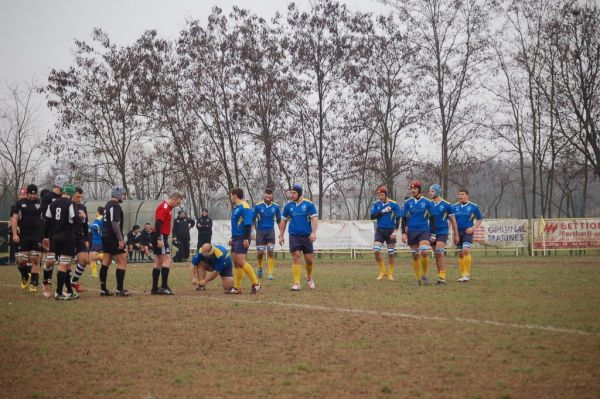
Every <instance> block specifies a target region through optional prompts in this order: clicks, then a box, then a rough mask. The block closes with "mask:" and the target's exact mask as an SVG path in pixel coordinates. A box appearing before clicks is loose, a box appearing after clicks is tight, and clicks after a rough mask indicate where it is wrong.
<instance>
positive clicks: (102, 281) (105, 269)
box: [100, 265, 108, 291]
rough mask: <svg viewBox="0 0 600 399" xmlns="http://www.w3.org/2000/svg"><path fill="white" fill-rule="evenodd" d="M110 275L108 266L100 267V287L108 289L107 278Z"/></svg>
mask: <svg viewBox="0 0 600 399" xmlns="http://www.w3.org/2000/svg"><path fill="white" fill-rule="evenodd" d="M107 277H108V266H104V265H102V267H101V268H100V289H101V290H104V291H106V278H107Z"/></svg>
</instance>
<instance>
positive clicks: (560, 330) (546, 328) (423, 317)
mask: <svg viewBox="0 0 600 399" xmlns="http://www.w3.org/2000/svg"><path fill="white" fill-rule="evenodd" d="M201 299H206V300H209V301H216V302H234V303H243V304H251V305H252V304H261V305H275V306H282V307H289V308H296V309H307V310H320V311H329V312H339V313H351V314H359V315H369V316H386V317H397V318H405V319H414V320H427V321H454V322H459V323H470V324H482V325H490V326H495V327H508V328H517V329H525V330H539V331H547V332H554V333H562V334H577V335H585V336H600V334H599V333H593V332H588V331H582V330H574V329H569V328H561V327H553V326H540V325H537V324H519V323H506V322H501V321H493V320H480V319H472V318H465V317H444V316H427V315H419V314H413V313H405V312H384V311H378V310H367V309H352V308H338V307H329V306H323V305H309V304H304V303H289V302H279V301H263V300H257V301H252V300H244V299H228V298H213V297H201Z"/></svg>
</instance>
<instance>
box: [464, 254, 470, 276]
mask: <svg viewBox="0 0 600 399" xmlns="http://www.w3.org/2000/svg"><path fill="white" fill-rule="evenodd" d="M471 261H472V258H471V254H468V255H465V257H464V259H463V263H464V268H465V274H466V275H467V276H468V275H470V274H471Z"/></svg>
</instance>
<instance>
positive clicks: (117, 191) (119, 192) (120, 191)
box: [110, 186, 125, 200]
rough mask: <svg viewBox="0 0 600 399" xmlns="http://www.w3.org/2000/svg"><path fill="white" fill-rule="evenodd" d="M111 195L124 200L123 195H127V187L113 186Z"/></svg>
mask: <svg viewBox="0 0 600 399" xmlns="http://www.w3.org/2000/svg"><path fill="white" fill-rule="evenodd" d="M110 196H111V197H113V198H118V199H121V200H122V199H123V196H125V189H124V188H123V187H119V186H116V187H113V189H112V191H111V192H110Z"/></svg>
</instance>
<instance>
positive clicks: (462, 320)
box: [0, 284, 600, 337]
mask: <svg viewBox="0 0 600 399" xmlns="http://www.w3.org/2000/svg"><path fill="white" fill-rule="evenodd" d="M0 286H2V287H10V288H18V286H17V285H15V284H0ZM87 290H88V291H98V292H99V291H100V290H99V289H87ZM129 292H131V293H133V294H136V295H140V294H141V295H148V296H149V295H150V294H149V293H147V292H144V291H138V290H129ZM178 296H179V297H186V298H199V299H204V300H208V301H213V302H222V303H242V304H247V305H257V304H258V305H274V306H281V307H288V308H296V309H307V310H320V311H326V312H339V313H351V314H359V315H369V316H385V317H397V318H403V319H414V320H428V321H455V322H459V323H470V324H481V325H489V326H495V327H508V328H516V329H521V330H538V331H546V332H554V333H562V334H576V335H585V336H591V337H597V336H600V333H593V332H588V331H582V330H574V329H570V328H562V327H553V326H539V325H537V324H519V323H506V322H502V321H493V320H480V319H471V318H465V317H445V316H427V315H419V314H413V313H405V312H383V311H379V310H368V309H352V308H337V307H330V306H323V305H310V304H307V303H289V302H279V301H263V300H260V299H259V300H245V299H232V298H216V297H209V296H196V295H176V296H175V298H176V297H178Z"/></svg>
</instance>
